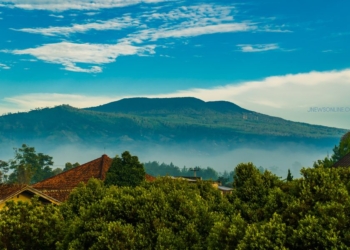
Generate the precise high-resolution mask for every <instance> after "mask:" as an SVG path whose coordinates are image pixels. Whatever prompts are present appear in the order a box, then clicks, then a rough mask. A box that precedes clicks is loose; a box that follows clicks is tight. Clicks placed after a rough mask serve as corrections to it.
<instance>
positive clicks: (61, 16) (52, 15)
mask: <svg viewBox="0 0 350 250" xmlns="http://www.w3.org/2000/svg"><path fill="white" fill-rule="evenodd" d="M49 16H50V17H55V18H61V19H62V18H64V16H63V15H54V14H50V15H49Z"/></svg>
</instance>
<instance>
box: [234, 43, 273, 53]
mask: <svg viewBox="0 0 350 250" xmlns="http://www.w3.org/2000/svg"><path fill="white" fill-rule="evenodd" d="M237 46H238V47H239V48H240V51H242V52H263V51H269V50H276V49H279V46H278V44H276V43H270V44H254V45H253V44H238V45H237Z"/></svg>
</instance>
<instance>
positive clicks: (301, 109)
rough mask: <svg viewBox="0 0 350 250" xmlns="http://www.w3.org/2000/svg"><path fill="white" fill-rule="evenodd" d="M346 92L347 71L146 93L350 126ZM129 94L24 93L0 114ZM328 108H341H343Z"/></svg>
mask: <svg viewBox="0 0 350 250" xmlns="http://www.w3.org/2000/svg"><path fill="white" fill-rule="evenodd" d="M348 93H350V69H347V70H342V71H328V72H310V73H303V74H295V75H292V74H290V75H285V76H273V77H268V78H265V79H263V80H261V81H249V82H242V83H240V84H231V85H226V86H219V87H216V88H211V89H189V90H182V91H178V92H175V93H168V94H158V95H144V96H145V97H150V98H155V97H157V98H168V97H185V96H192V97H196V98H199V99H202V100H204V101H219V100H225V101H230V102H233V103H235V104H237V105H240V106H241V107H243V108H246V109H249V110H253V111H256V112H259V113H263V114H268V115H272V116H277V117H282V118H284V119H288V120H292V121H299V122H307V123H311V124H320V125H325V126H333V127H340V128H347V129H350V125H349V124H350V104H349V102H348V99H349V96H348V95H349V94H348ZM138 96H140V95H138ZM130 97H132V96H107V95H106V96H86V95H78V94H77V95H65V94H52V93H43V94H27V95H20V96H14V97H8V98H5V99H4V100H3V102H2V103H1V102H0V103H1V105H0V107H1V108H0V113H5V112H9V111H12V110H13V111H18V110H20V111H28V110H29V109H34V108H37V107H52V106H55V105H60V104H70V105H72V106H74V107H80V108H83V107H91V106H97V105H101V104H105V103H109V102H112V101H116V100H119V99H122V98H130ZM11 105H12V106H11ZM314 107H316V108H326V109H327V108H328V111H327V110H325V111H320V110H319V111H318V112H316V111H312V112H310V108H314ZM331 108H343V112H341V111H340V109H338V111H336V110H332V109H331Z"/></svg>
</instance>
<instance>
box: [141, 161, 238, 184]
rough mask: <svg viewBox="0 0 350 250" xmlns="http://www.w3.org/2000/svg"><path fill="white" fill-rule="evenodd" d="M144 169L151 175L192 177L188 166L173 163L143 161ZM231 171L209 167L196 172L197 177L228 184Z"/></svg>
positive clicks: (231, 178) (230, 180) (230, 179)
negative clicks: (220, 170)
mask: <svg viewBox="0 0 350 250" xmlns="http://www.w3.org/2000/svg"><path fill="white" fill-rule="evenodd" d="M144 166H145V170H146V172H147V173H148V174H150V175H152V176H174V177H178V176H182V177H185V176H187V177H192V176H193V171H190V169H189V168H187V167H186V166H184V167H183V168H181V169H180V168H179V167H178V166H175V165H174V164H173V163H170V164H166V163H161V164H159V162H156V161H153V162H146V163H144ZM233 174H234V173H233V171H232V172H230V173H228V172H227V171H225V172H224V173H218V172H216V171H215V169H213V168H211V167H206V168H200V171H198V172H196V176H197V177H201V178H202V179H203V180H213V181H218V182H221V184H222V185H224V186H230V184H231V183H232V181H233Z"/></svg>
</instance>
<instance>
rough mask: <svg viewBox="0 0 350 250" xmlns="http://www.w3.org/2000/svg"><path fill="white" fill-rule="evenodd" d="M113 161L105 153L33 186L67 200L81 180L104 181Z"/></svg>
mask: <svg viewBox="0 0 350 250" xmlns="http://www.w3.org/2000/svg"><path fill="white" fill-rule="evenodd" d="M112 161H113V160H112V159H111V158H109V157H108V156H107V155H105V154H104V155H102V156H101V157H100V158H97V159H95V160H92V161H90V162H87V163H85V164H83V165H80V166H78V167H75V168H72V169H70V170H68V171H65V172H62V173H60V174H58V175H55V176H53V177H51V178H48V179H45V180H43V181H41V182H38V183H36V184H34V185H33V187H34V188H36V189H38V190H40V191H41V192H43V193H45V194H46V195H48V196H51V197H53V198H54V199H57V200H59V201H65V200H66V199H67V198H68V196H69V194H70V192H71V191H72V189H73V188H75V187H77V186H78V184H79V183H80V182H84V183H87V182H88V181H89V179H91V178H96V179H100V180H102V181H104V180H105V178H106V173H107V171H108V169H109V168H110V166H111V164H112ZM145 179H146V181H154V180H155V177H153V176H151V175H149V174H146V175H145Z"/></svg>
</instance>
